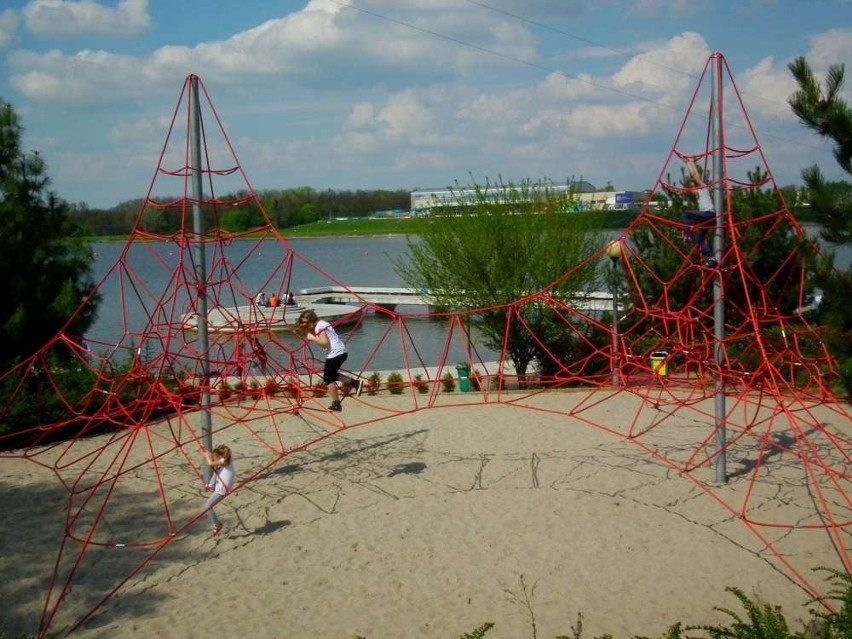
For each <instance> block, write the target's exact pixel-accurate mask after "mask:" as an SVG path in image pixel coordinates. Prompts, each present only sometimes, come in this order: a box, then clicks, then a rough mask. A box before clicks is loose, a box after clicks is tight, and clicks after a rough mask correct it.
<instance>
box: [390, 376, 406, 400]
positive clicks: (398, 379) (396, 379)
mask: <svg viewBox="0 0 852 639" xmlns="http://www.w3.org/2000/svg"><path fill="white" fill-rule="evenodd" d="M388 390H389V391H390V392H391V395H402V392H403V391H404V390H405V382H404V381H403V379H402V374H401V373H398V372H396V371H394V372H393V373H388Z"/></svg>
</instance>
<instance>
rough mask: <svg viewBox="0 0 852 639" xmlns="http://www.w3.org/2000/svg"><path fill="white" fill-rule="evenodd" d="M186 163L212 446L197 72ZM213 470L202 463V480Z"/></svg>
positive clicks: (204, 417) (205, 436)
mask: <svg viewBox="0 0 852 639" xmlns="http://www.w3.org/2000/svg"><path fill="white" fill-rule="evenodd" d="M189 152H190V156H191V157H190V162H191V166H190V167H189V169H190V171H191V172H192V230H193V237H194V240H195V242H194V244H193V248H194V250H195V288H196V290H197V291H198V318H197V323H196V325H197V327H198V352H199V353H201V439H202V443H203V444H204V446H205V447H206V448H207V449H208V450H211V449H212V448H213V426H212V423H211V421H210V341H209V337H208V333H207V288H206V286H207V285H206V282H207V250H206V245H205V243H204V220H203V218H202V211H201V204H200V202H201V198H202V196H203V191H202V175H201V106H200V104H199V102H198V76H195V75H191V76H189ZM212 473H213V471H212V470H211V469H210V467H209V466H208V465H207V464H205V465H204V481H209V480H210V477H211V475H212Z"/></svg>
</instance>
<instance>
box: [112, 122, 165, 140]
mask: <svg viewBox="0 0 852 639" xmlns="http://www.w3.org/2000/svg"><path fill="white" fill-rule="evenodd" d="M171 123H172V121H171V118H168V117H165V116H161V117H156V118H140V119H138V120H136V121H133V122H123V123H121V124H119V125H116V126H114V127H113V128H112V129H110V131H109V134H108V138H109V140H110V141H111V142H132V141H135V140H143V141H147V140H157V139H159V138H161V137H162V136H163V132H164V131H168V130H169V126H171Z"/></svg>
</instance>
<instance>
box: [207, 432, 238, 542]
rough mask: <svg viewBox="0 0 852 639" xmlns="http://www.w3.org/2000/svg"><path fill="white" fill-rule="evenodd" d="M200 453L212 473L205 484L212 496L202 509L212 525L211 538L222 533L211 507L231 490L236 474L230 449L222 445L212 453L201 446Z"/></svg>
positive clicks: (216, 516)
mask: <svg viewBox="0 0 852 639" xmlns="http://www.w3.org/2000/svg"><path fill="white" fill-rule="evenodd" d="M201 452H202V453H203V454H204V459H205V460H206V461H207V465H208V466H210V469H211V470H212V471H213V473H212V475H211V476H210V481H208V482H207V490H208V492H211V493H212V494H211V495H210V497H209V498H208V499H207V503H206V504H205V506H204V508H205V510H206V511H207V517H208V518H209V519H210V523H211V524H213V536H216V535H218V534H219V533H220V532H221V531H222V522H221V521H220V520H219V517H218V515H217V514H216V511H215V510H214V509H213V506H215V505H216V504H218V503H219V502H220V501H222V500H223V499H224V498H225V495H227V494H228V493H230V492H231V490H233V488H234V482H235V481H236V478H237V474H236V471H235V470H234V463H233V461H232V460H231V449H230V448H228V447H227V446H225V445H224V444H220V445H219V446H216V448H214V449H213V450H212V451H209V450H207V449H206V448H205V447H204V446H202V447H201Z"/></svg>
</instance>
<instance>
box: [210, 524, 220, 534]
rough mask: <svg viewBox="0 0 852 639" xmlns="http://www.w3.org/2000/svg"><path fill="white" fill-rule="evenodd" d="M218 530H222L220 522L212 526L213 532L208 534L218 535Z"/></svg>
mask: <svg viewBox="0 0 852 639" xmlns="http://www.w3.org/2000/svg"><path fill="white" fill-rule="evenodd" d="M220 532H222V524H221V523H219V524H216V525H215V526H213V532H212V533H210V536H211V537H215V536H216V535H218V534H219V533H220Z"/></svg>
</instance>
